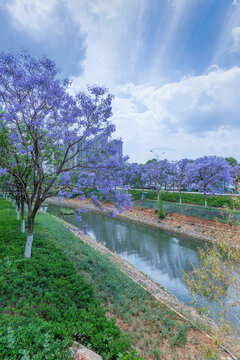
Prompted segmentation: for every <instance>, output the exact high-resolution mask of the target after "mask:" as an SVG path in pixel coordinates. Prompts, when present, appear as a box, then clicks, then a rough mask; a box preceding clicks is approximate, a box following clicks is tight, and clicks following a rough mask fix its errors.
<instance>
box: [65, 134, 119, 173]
mask: <svg viewBox="0 0 240 360" xmlns="http://www.w3.org/2000/svg"><path fill="white" fill-rule="evenodd" d="M76 147H77V148H76ZM76 147H75V148H73V149H72V152H71V153H70V155H69V156H70V157H71V154H73V153H74V152H75V151H76V150H77V149H78V150H79V152H78V153H77V155H76V156H75V157H74V158H73V159H72V166H76V165H77V164H80V163H84V159H89V158H98V157H99V156H100V155H104V154H106V156H109V154H110V155H111V156H115V157H116V158H118V159H120V158H121V157H122V155H123V142H122V140H121V139H114V140H110V139H109V137H107V136H105V137H104V136H100V135H99V136H96V137H95V138H94V139H93V140H90V141H87V140H83V141H82V142H80V143H79V144H77V145H76Z"/></svg>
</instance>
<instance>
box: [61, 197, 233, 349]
mask: <svg viewBox="0 0 240 360" xmlns="http://www.w3.org/2000/svg"><path fill="white" fill-rule="evenodd" d="M54 202H55V203H56V202H58V201H54ZM71 202H72V201H68V200H66V201H65V200H64V201H63V202H61V203H60V204H61V206H65V205H67V206H71V207H78V206H77V202H76V201H74V204H75V206H72V205H70V203H71ZM85 205H86V202H85ZM89 208H90V207H89ZM94 209H95V208H94ZM97 212H99V211H97ZM61 221H62V220H61ZM66 225H69V224H66ZM70 228H71V230H72V231H73V232H74V233H75V234H76V235H78V230H77V229H76V228H75V227H74V226H72V225H70ZM78 236H79V237H80V238H81V239H82V240H84V241H86V243H88V244H90V245H91V246H92V247H93V248H95V249H97V250H98V251H99V252H101V253H103V254H107V255H108V256H109V258H110V259H111V260H112V261H113V262H115V263H116V264H117V266H118V267H119V268H120V269H121V270H123V271H124V272H125V273H127V275H128V276H130V277H131V278H132V279H133V280H134V281H136V282H137V283H138V284H140V285H141V286H143V287H144V288H145V289H146V290H147V291H149V292H150V293H151V294H152V295H153V296H154V297H155V298H156V299H158V300H160V301H163V302H164V303H165V304H167V305H168V306H170V307H171V308H173V310H174V311H177V312H178V313H179V312H180V313H181V314H183V315H184V316H186V317H187V318H188V319H190V320H191V321H193V322H196V321H197V323H199V322H200V323H201V326H203V324H204V326H206V325H209V321H208V320H206V319H205V320H204V321H203V318H202V317H201V316H199V314H198V312H197V311H196V310H195V309H193V308H192V307H189V306H186V305H184V304H183V303H182V302H181V301H179V300H178V299H176V298H175V296H173V295H172V294H170V293H169V292H167V291H166V290H165V289H164V288H162V287H161V286H160V285H159V284H158V283H155V282H154V281H153V280H151V279H150V278H149V277H148V276H147V275H145V274H143V273H141V272H140V271H138V270H137V269H135V268H134V266H132V265H131V264H129V263H128V262H127V261H125V260H123V259H122V258H120V257H119V256H117V255H116V254H115V253H113V252H112V251H111V250H109V249H107V248H106V247H105V246H103V245H102V244H101V243H99V242H97V241H95V240H94V239H92V238H91V237H90V236H86V235H83V234H80V235H78ZM211 325H212V324H211ZM229 340H230V339H229ZM228 343H229V342H228ZM234 343H235V341H234ZM236 348H237V346H236V345H235V344H234V346H233V349H236ZM237 351H239V352H240V348H239V349H238V350H237Z"/></svg>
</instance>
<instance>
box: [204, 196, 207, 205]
mask: <svg viewBox="0 0 240 360" xmlns="http://www.w3.org/2000/svg"><path fill="white" fill-rule="evenodd" d="M204 199H205V208H207V194H204Z"/></svg>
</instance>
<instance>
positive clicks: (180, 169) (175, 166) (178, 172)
mask: <svg viewBox="0 0 240 360" xmlns="http://www.w3.org/2000/svg"><path fill="white" fill-rule="evenodd" d="M188 164H189V160H188V159H182V160H179V161H176V162H175V163H172V165H171V175H170V177H169V178H170V180H171V182H172V184H173V186H174V187H176V188H177V190H178V193H179V204H181V203H182V190H183V189H184V188H185V187H186V186H187V185H188V184H189V182H188V176H187V167H188Z"/></svg>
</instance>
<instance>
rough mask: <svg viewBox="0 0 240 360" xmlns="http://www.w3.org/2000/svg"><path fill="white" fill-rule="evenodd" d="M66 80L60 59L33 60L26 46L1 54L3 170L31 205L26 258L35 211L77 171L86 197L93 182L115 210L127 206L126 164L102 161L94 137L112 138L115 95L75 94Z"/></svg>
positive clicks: (68, 185) (96, 90) (68, 186)
mask: <svg viewBox="0 0 240 360" xmlns="http://www.w3.org/2000/svg"><path fill="white" fill-rule="evenodd" d="M69 85H70V82H69V80H68V79H64V80H60V78H59V75H58V71H57V68H56V65H55V63H54V62H53V61H51V60H50V59H48V58H47V57H42V58H39V59H35V58H33V57H32V56H30V55H29V53H28V52H26V51H22V52H20V53H17V52H8V53H3V52H2V53H1V54H0V106H1V107H2V108H3V110H4V112H3V114H2V115H1V121H0V132H1V133H2V134H4V138H2V140H1V141H0V168H1V169H4V171H6V172H7V173H8V174H9V175H10V176H11V177H13V178H14V180H15V181H16V182H17V183H18V184H19V186H20V188H21V193H22V194H23V199H24V202H25V203H26V205H27V209H28V233H27V241H26V247H25V257H26V258H29V257H31V248H32V243H33V231H34V219H35V216H36V213H37V211H38V209H39V208H40V206H41V204H42V203H43V202H44V201H45V200H46V199H47V198H48V197H49V196H52V195H54V193H53V194H51V195H50V194H49V191H50V190H51V189H53V188H54V189H56V192H55V194H57V193H59V192H60V193H61V194H65V195H67V193H68V192H69V191H72V190H73V182H72V181H71V179H72V177H73V173H74V172H76V174H77V176H78V180H77V184H76V182H75V184H74V186H75V190H76V191H78V192H80V194H81V196H83V194H84V193H85V192H86V191H87V190H88V188H89V186H91V185H94V186H95V187H99V190H100V191H101V192H102V196H105V197H107V195H108V196H109V199H110V197H111V199H112V200H114V201H115V203H116V205H117V209H118V210H120V209H122V207H124V206H129V204H130V197H129V196H128V195H127V194H126V192H124V191H123V192H121V191H120V190H117V186H118V185H119V186H121V184H122V179H121V176H120V170H119V167H120V165H122V163H123V162H124V161H123V162H121V161H119V162H118V163H117V164H116V163H114V161H113V160H112V159H111V156H110V157H108V160H106V161H105V162H103V158H101V159H99V158H98V159H97V157H96V154H95V152H94V146H95V145H94V138H95V137H97V136H98V137H101V136H102V137H106V136H110V135H111V134H112V133H113V131H114V130H115V128H114V126H113V124H112V123H111V122H110V117H111V115H112V107H111V102H112V99H113V96H112V95H110V94H109V93H108V91H107V90H106V89H104V88H101V87H88V92H87V93H84V92H80V93H78V94H77V95H76V96H71V95H70V93H69V91H68V87H69ZM106 158H107V157H106V156H105V159H106ZM22 165H24V166H22ZM106 169H107V170H106ZM110 169H111V171H112V172H113V171H114V170H116V171H117V169H118V175H119V177H118V179H116V178H115V180H114V181H113V180H112V179H111V178H110V177H107V176H106V174H107V173H108V175H109V176H110ZM104 171H105V174H103V172H104ZM86 173H87V174H88V176H86ZM83 174H85V176H83ZM93 179H94V180H93ZM103 181H104V184H103ZM110 194H111V195H110Z"/></svg>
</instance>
